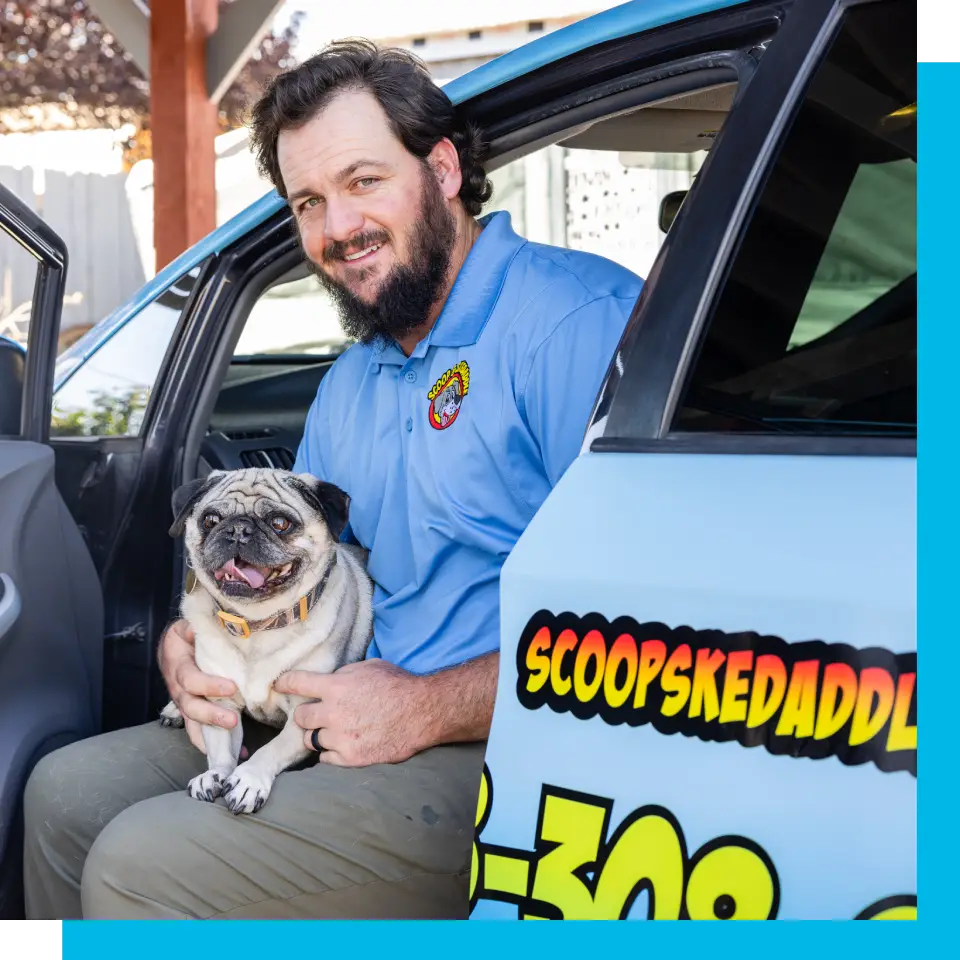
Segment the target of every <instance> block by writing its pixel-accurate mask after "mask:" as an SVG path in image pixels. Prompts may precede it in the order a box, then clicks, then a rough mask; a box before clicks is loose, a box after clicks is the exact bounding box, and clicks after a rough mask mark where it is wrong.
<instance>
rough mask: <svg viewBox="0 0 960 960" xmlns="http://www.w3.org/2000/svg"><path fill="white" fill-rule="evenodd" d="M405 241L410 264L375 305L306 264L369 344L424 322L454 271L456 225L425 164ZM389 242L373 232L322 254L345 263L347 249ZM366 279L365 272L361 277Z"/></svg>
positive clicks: (383, 288) (347, 328) (350, 328)
mask: <svg viewBox="0 0 960 960" xmlns="http://www.w3.org/2000/svg"><path fill="white" fill-rule="evenodd" d="M407 237H408V247H409V250H410V257H409V262H406V263H398V264H397V265H396V266H394V268H393V269H392V270H391V271H390V273H389V274H388V275H387V276H386V277H385V278H384V279H383V281H382V282H381V284H380V288H379V290H378V291H377V293H376V297H375V299H374V301H373V302H372V303H367V302H366V301H364V300H361V299H360V297H358V296H357V295H356V294H355V293H354V292H353V291H352V290H350V288H349V287H347V286H346V285H345V284H343V283H341V282H340V281H339V280H335V279H334V278H333V277H332V276H330V275H329V274H328V273H327V272H326V271H325V270H324V269H323V268H322V267H320V266H318V265H317V264H315V263H313V262H312V261H310V260H308V261H307V262H308V264H309V265H310V267H311V269H312V270H313V272H314V274H315V275H316V277H317V279H318V280H319V281H320V284H321V286H323V287H324V289H326V290H327V291H328V292H329V293H330V295H331V296H332V297H333V301H334V303H336V305H337V309H338V311H339V313H340V322H341V324H342V326H343V332H344V333H345V334H346V335H347V336H348V337H351V338H352V339H354V340H359V341H360V343H365V344H369V343H373V342H374V341H375V340H378V339H379V340H390V339H394V340H400V339H402V338H403V337H405V336H407V335H408V334H409V333H411V332H413V331H414V330H416V329H417V328H418V327H421V326H423V324H424V323H426V320H427V314H428V313H429V312H430V308H431V307H432V306H433V305H434V304H435V303H436V302H437V300H438V298H439V296H440V293H441V290H442V288H443V286H444V284H445V282H446V280H447V271H448V269H449V267H450V254H451V251H452V248H453V241H454V239H455V237H456V223H455V221H454V218H453V214H452V213H451V212H450V211H449V210H448V209H447V205H446V201H445V200H444V197H443V194H442V193H441V191H440V184H439V183H437V180H436V177H435V175H434V173H433V171H432V170H431V169H430V167H429V166H428V165H427V164H426V163H424V164H423V171H422V175H421V180H420V211H419V215H418V217H417V222H416V224H415V225H414V226H413V227H412V228H411V230H410V231H408V234H407ZM388 239H389V238H388V237H387V235H386V234H385V233H382V232H374V233H369V234H362V235H361V236H359V237H354V238H353V239H351V240H350V241H349V244H347V243H340V242H338V243H331V244H330V245H329V247H328V248H327V249H326V250H325V251H324V262H328V263H334V262H337V261H341V260H342V259H343V255H344V253H346V251H347V249H348V248H351V247H352V248H353V249H354V250H362V249H365V248H366V247H370V246H373V245H374V244H377V243H383V242H386V241H387V240H388ZM362 277H363V272H362V270H361V271H360V272H359V273H358V279H362Z"/></svg>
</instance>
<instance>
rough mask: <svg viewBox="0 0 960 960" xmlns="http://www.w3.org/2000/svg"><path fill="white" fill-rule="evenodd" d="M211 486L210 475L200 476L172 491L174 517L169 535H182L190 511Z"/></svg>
mask: <svg viewBox="0 0 960 960" xmlns="http://www.w3.org/2000/svg"><path fill="white" fill-rule="evenodd" d="M212 486H213V482H212V481H211V478H210V477H205V478H203V477H201V478H198V479H197V480H191V481H190V482H189V483H185V484H184V485H183V486H182V487H177V489H176V490H174V491H173V515H174V517H175V519H174V521H173V526H172V527H171V528H170V536H171V537H179V536H182V535H183V531H184V528H185V527H186V525H187V517H189V516H190V511H191V510H192V509H193V508H194V507H195V506H196V505H197V502H198V501H199V500H200V499H201V498H202V497H203V496H205V495H206V493H207V491H208V490H210V488H211V487H212Z"/></svg>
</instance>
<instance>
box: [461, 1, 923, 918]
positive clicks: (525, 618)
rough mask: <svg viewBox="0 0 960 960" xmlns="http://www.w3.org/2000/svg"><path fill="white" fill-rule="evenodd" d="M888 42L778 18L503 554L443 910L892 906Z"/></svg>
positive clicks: (900, 338) (895, 220)
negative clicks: (579, 445)
mask: <svg viewBox="0 0 960 960" xmlns="http://www.w3.org/2000/svg"><path fill="white" fill-rule="evenodd" d="M915 24H916V10H915V3H913V2H911V0H870V2H862V3H856V2H849V3H848V2H836V0H803V2H802V3H798V4H794V5H793V6H792V7H791V8H790V9H789V10H788V11H787V12H786V16H785V19H784V26H783V27H782V29H781V31H780V32H779V34H778V36H777V38H776V39H775V40H774V41H773V42H772V44H771V45H770V48H769V50H768V51H767V52H766V54H765V55H764V57H763V59H762V60H761V62H760V65H759V67H758V69H757V72H756V74H755V76H754V78H753V80H752V81H751V83H750V85H749V87H748V88H747V90H746V92H745V94H744V95H743V97H742V99H741V101H740V103H739V105H738V106H736V107H735V108H734V110H733V112H732V113H731V115H730V117H729V118H728V120H727V123H726V125H725V127H724V131H723V134H722V137H720V138H718V142H717V145H716V147H715V149H714V151H712V153H711V155H710V157H709V158H708V160H707V162H706V163H705V164H704V166H703V168H702V169H701V172H700V176H699V177H698V180H697V183H696V185H695V187H694V189H693V190H692V191H691V193H690V195H689V196H688V198H687V200H686V201H685V202H684V204H683V206H682V208H681V210H680V212H679V215H678V216H677V219H676V220H675V222H674V225H673V227H672V228H671V232H670V235H669V237H668V240H667V242H666V243H665V245H664V247H663V248H662V250H661V252H660V255H659V257H658V259H657V261H656V264H655V266H654V269H653V271H652V273H651V277H650V279H649V280H648V283H647V285H646V287H645V290H644V292H643V294H642V295H641V298H640V302H639V303H638V307H637V309H636V311H635V314H634V316H633V318H632V320H631V323H630V325H629V327H628V329H627V331H626V333H625V336H624V338H623V341H622V343H621V345H620V348H619V350H618V353H617V356H616V358H615V362H614V364H613V365H612V367H611V372H610V376H609V378H608V381H607V383H606V385H605V388H604V390H603V392H602V394H601V396H600V398H598V403H597V408H596V411H595V415H594V420H593V423H592V426H591V428H590V430H589V431H588V436H587V438H586V441H585V444H584V451H583V453H582V455H581V456H580V457H579V458H578V459H577V460H576V461H575V462H574V464H573V465H572V466H571V468H570V469H569V470H568V472H567V473H566V474H565V475H564V477H563V478H562V479H561V481H560V482H559V484H558V485H557V487H556V488H555V489H554V491H553V492H552V493H551V495H550V496H549V497H548V498H547V500H546V502H545V503H544V505H543V507H542V508H541V510H540V511H539V513H538V514H537V516H536V517H535V518H534V520H533V522H532V523H531V524H530V526H529V528H528V529H527V531H526V532H525V533H524V535H523V536H522V537H521V539H520V541H519V542H518V544H517V546H516V548H515V549H514V551H513V552H512V554H511V556H510V557H509V558H508V560H507V563H506V564H505V566H504V569H503V573H502V577H501V628H502V647H501V650H502V653H501V665H500V678H499V686H498V693H497V702H496V710H495V713H494V718H493V725H492V730H491V736H490V741H489V746H488V750H487V755H486V769H485V771H484V780H483V787H482V790H481V798H480V804H479V808H478V813H477V840H476V843H475V848H474V861H473V862H474V869H473V875H472V886H473V889H472V902H473V916H474V917H477V918H480V919H483V918H493V917H518V916H519V917H521V918H530V919H561V918H566V919H570V918H598V919H603V918H609V919H616V918H623V919H647V918H649V919H659V918H674V919H676V918H692V919H774V918H784V919H841V918H849V919H854V918H857V919H894V918H898V919H899V918H902V919H915V918H916V916H917V898H916V892H917V887H916V883H917V881H916V790H917V781H916V773H917V765H916V751H917V727H916V722H917V721H916V695H917V672H916V655H917V637H916V546H915V533H916V525H915V510H916V234H915V230H916V227H915V221H916V213H915V209H916V208H915V205H916V73H915V69H916V64H915V52H916V34H915V29H916V26H915Z"/></svg>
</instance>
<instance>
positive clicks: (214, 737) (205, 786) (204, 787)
mask: <svg viewBox="0 0 960 960" xmlns="http://www.w3.org/2000/svg"><path fill="white" fill-rule="evenodd" d="M224 706H227V707H230V708H231V709H232V710H237V708H236V706H234V704H232V703H229V702H227V703H224ZM242 743H243V722H242V721H241V719H240V715H239V711H237V724H236V726H235V727H233V729H231V730H225V729H224V728H223V727H215V726H210V725H208V724H204V725H203V745H204V746H205V747H206V748H207V771H206V772H205V773H201V774H200V776H198V777H194V778H193V779H192V780H191V781H190V783H189V785H188V786H187V793H189V794H190V796H191V797H193V798H194V800H206V801H207V802H209V803H212V802H213V801H214V800H216V799H217V797H219V796H220V795H221V793H223V790H224V783H225V782H226V779H227V777H229V776H230V774H231V773H233V771H234V770H236V769H237V761H238V760H239V759H240V746H241V744H242Z"/></svg>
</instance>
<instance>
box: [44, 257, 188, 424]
mask: <svg viewBox="0 0 960 960" xmlns="http://www.w3.org/2000/svg"><path fill="white" fill-rule="evenodd" d="M200 269H201V268H200V267H199V266H198V267H195V268H194V269H193V270H191V271H190V272H189V273H186V274H184V275H183V276H182V277H180V278H178V279H177V280H175V281H174V282H173V283H171V284H170V286H169V287H167V288H166V289H165V290H164V291H163V292H162V293H161V294H160V295H159V296H158V297H157V298H156V299H155V300H153V301H152V302H151V303H148V304H147V305H146V306H145V307H144V308H143V309H142V310H140V311H139V312H138V313H136V314H134V316H132V317H131V318H130V319H129V320H127V321H126V322H125V323H123V324H122V325H120V326H118V327H116V329H114V330H112V331H110V330H105V329H101V328H100V327H99V326H97V327H94V328H93V329H92V330H90V331H89V332H88V333H87V334H85V335H84V337H83V338H82V339H81V340H80V341H78V343H77V344H76V345H75V346H74V348H73V351H71V352H68V354H66V355H65V357H64V359H63V360H62V361H61V368H62V369H64V368H66V369H69V368H70V367H71V366H72V372H71V373H70V374H69V376H68V378H67V379H66V380H65V381H64V382H63V383H62V384H61V385H60V387H59V388H58V389H57V391H56V393H55V394H54V397H53V418H52V422H51V425H50V435H51V437H134V436H137V435H138V434H139V432H140V428H141V426H142V424H143V417H144V414H145V412H146V409H147V404H148V402H149V400H150V394H151V392H152V391H153V388H154V386H155V384H156V380H157V375H158V374H159V372H160V367H161V366H162V364H163V360H164V357H165V356H166V353H167V349H168V347H169V346H170V341H171V339H172V338H173V334H174V331H175V330H176V328H177V324H178V322H179V320H180V316H181V313H182V312H183V308H184V306H185V305H186V303H187V300H188V298H189V296H190V293H191V291H192V290H193V286H194V284H195V283H196V279H197V277H198V276H199V274H200ZM110 323H111V320H110V318H108V319H107V320H106V321H105V324H106V325H109V324H110ZM100 340H102V342H100V343H99V346H97V347H96V348H95V349H94V350H93V351H92V352H91V353H90V354H89V356H87V357H86V359H84V360H81V361H79V362H77V361H76V360H74V355H81V356H82V354H83V353H84V351H85V350H86V349H88V347H87V345H88V344H97V343H98V341H100Z"/></svg>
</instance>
